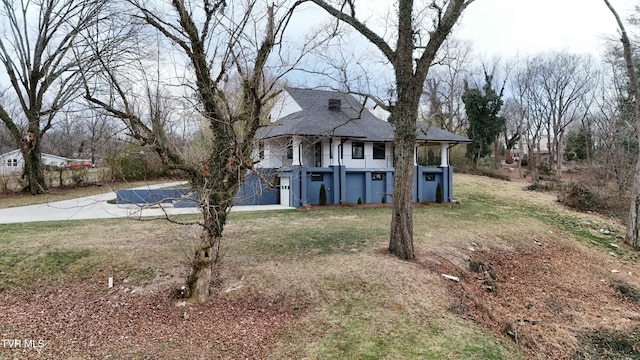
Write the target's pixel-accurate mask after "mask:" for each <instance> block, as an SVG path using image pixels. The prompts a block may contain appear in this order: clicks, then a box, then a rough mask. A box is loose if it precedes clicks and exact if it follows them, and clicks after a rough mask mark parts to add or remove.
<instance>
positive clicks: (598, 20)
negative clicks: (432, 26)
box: [456, 0, 638, 57]
mask: <svg viewBox="0 0 640 360" xmlns="http://www.w3.org/2000/svg"><path fill="white" fill-rule="evenodd" d="M610 2H611V4H612V5H613V6H614V7H615V8H616V11H617V12H618V13H619V14H620V16H621V17H622V18H623V21H624V22H625V26H626V27H627V30H631V29H630V28H631V26H630V25H628V23H627V18H628V16H629V15H630V14H631V13H632V10H633V6H634V3H635V4H637V3H638V2H637V1H633V0H610ZM616 31H617V25H616V22H615V18H614V17H613V15H612V14H611V12H610V11H609V9H608V8H607V6H606V5H605V3H604V1H603V0H476V1H475V2H473V3H472V4H471V5H470V6H469V7H468V8H467V9H466V10H465V13H464V15H463V18H462V21H461V22H460V25H459V27H458V29H457V30H456V36H457V37H460V38H464V39H469V40H471V41H473V44H474V45H473V47H474V50H476V52H478V53H479V54H483V55H488V56H492V55H494V54H496V55H498V54H501V55H502V56H503V57H511V56H515V55H516V54H526V53H537V52H540V51H545V50H550V49H566V50H568V51H571V52H579V53H583V52H588V53H592V54H594V55H599V54H600V53H601V51H602V49H603V47H604V42H603V38H604V37H605V36H611V35H616Z"/></svg>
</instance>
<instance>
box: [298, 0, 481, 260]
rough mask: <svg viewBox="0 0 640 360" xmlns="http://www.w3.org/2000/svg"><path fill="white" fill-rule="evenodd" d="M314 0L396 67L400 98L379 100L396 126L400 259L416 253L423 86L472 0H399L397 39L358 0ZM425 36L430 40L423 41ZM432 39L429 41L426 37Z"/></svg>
mask: <svg viewBox="0 0 640 360" xmlns="http://www.w3.org/2000/svg"><path fill="white" fill-rule="evenodd" d="M305 1H311V2H313V3H315V4H317V5H318V6H320V7H321V8H323V9H324V10H325V11H326V12H327V13H329V14H330V15H331V16H333V17H334V18H336V19H337V20H338V21H340V22H344V23H346V24H348V25H349V26H351V27H352V28H354V29H355V30H356V31H357V32H359V33H360V34H361V35H362V36H364V37H365V38H366V39H367V40H368V41H369V42H370V43H372V44H373V45H374V46H375V47H377V48H378V50H380V51H381V52H382V54H383V55H384V57H385V58H386V60H387V61H388V62H389V63H390V65H391V66H392V67H393V71H394V75H395V89H394V90H395V91H394V93H395V97H396V99H395V103H393V104H391V105H385V104H384V103H383V102H382V101H379V102H378V104H379V105H380V106H382V107H383V108H385V110H387V111H389V112H390V117H389V121H390V122H392V123H393V125H394V127H395V137H394V167H395V173H394V185H393V214H392V216H391V234H390V239H389V251H390V252H391V253H392V254H394V255H396V256H398V257H399V258H401V259H406V260H411V259H413V258H414V257H415V253H414V248H413V211H412V210H413V209H412V202H411V201H412V195H413V172H414V166H413V162H414V149H415V140H416V121H417V119H418V107H419V105H420V97H421V96H422V88H423V85H424V82H425V79H426V78H427V74H428V72H429V68H430V67H431V65H432V63H433V62H434V60H435V59H436V54H437V52H438V50H439V49H440V46H441V45H442V43H443V42H444V41H445V39H446V38H447V36H448V35H449V33H450V32H451V29H452V28H453V26H454V25H455V23H456V22H457V20H458V18H459V17H460V15H461V14H462V12H463V10H464V9H465V8H466V7H467V6H468V5H469V4H471V3H472V2H473V0H451V1H429V2H427V3H426V5H424V6H420V5H414V2H413V1H412V0H398V1H397V2H396V4H397V22H396V26H397V28H396V32H395V35H394V36H395V39H385V38H384V36H385V34H384V32H386V29H383V30H382V31H383V34H382V35H380V34H378V33H376V31H374V29H373V28H372V27H369V26H368V25H367V24H366V23H365V22H364V21H363V20H362V19H360V18H358V17H357V16H356V7H355V2H354V1H351V0H343V1H340V2H339V4H338V5H337V6H333V5H331V4H329V3H328V2H327V1H324V0H302V1H301V2H305ZM422 39H425V43H423V42H422ZM426 39H428V40H426Z"/></svg>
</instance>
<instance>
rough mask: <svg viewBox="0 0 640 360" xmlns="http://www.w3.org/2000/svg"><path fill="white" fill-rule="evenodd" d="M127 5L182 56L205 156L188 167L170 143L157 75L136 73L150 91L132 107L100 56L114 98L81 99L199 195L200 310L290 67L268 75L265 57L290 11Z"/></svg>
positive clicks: (191, 281) (201, 4) (89, 91)
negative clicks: (232, 86) (235, 86)
mask: <svg viewBox="0 0 640 360" xmlns="http://www.w3.org/2000/svg"><path fill="white" fill-rule="evenodd" d="M129 3H130V5H132V6H133V11H134V15H133V16H134V17H135V18H136V19H138V20H141V21H142V22H143V23H145V24H146V25H148V26H149V27H150V28H152V29H154V30H156V31H157V33H158V34H159V35H160V37H161V38H162V39H164V40H167V41H168V42H169V43H170V44H171V46H172V47H173V48H174V49H177V52H178V53H179V54H181V55H182V56H184V57H186V59H187V63H186V66H185V68H186V69H187V71H186V72H185V75H184V78H182V79H181V81H182V83H181V84H179V85H180V88H181V89H182V90H184V92H185V93H186V95H187V97H186V99H188V100H190V101H191V102H192V104H191V105H192V106H193V107H194V108H196V109H197V111H198V114H197V116H198V117H199V118H201V119H202V120H203V121H204V123H205V124H206V127H207V128H208V132H209V135H208V147H207V151H206V152H205V153H201V154H199V157H197V159H195V160H198V159H200V161H192V160H194V159H189V156H188V154H186V153H184V152H181V151H180V149H179V148H177V147H176V146H175V145H174V144H173V143H172V142H171V141H170V139H169V136H168V134H167V132H166V126H165V125H166V122H165V120H166V118H165V117H166V115H167V114H168V113H170V112H171V110H172V109H170V107H169V108H168V107H167V104H166V102H165V101H166V100H167V97H170V96H175V95H172V94H171V91H169V89H168V88H164V87H163V86H162V85H161V83H162V79H161V76H159V72H158V73H156V75H153V76H152V75H149V73H148V72H147V73H146V74H144V75H143V76H144V77H145V79H146V80H147V81H146V84H147V85H146V86H145V87H144V89H143V90H142V91H143V92H144V96H143V99H142V100H138V99H135V98H132V96H131V93H132V92H131V91H129V90H134V92H135V89H134V88H130V87H127V86H128V85H127V82H126V81H125V79H124V78H125V77H127V76H130V75H131V74H130V73H125V74H124V75H123V74H122V73H121V71H120V70H121V69H118V70H116V69H117V68H115V67H114V66H113V64H112V63H111V62H112V61H116V59H114V58H108V57H107V58H105V59H104V61H103V63H102V71H103V74H104V78H105V79H106V81H107V82H108V83H109V85H110V88H111V92H110V93H109V94H106V97H104V95H105V94H101V93H100V92H99V91H96V90H95V89H94V88H92V87H90V86H89V85H88V86H87V88H86V98H87V99H88V100H89V101H90V102H91V103H93V104H95V105H97V106H99V107H101V108H103V109H104V110H106V111H107V113H109V114H110V115H111V116H114V117H117V118H120V119H122V120H123V121H124V123H125V125H126V127H127V130H128V132H129V134H130V135H131V136H132V137H133V138H135V139H136V140H138V141H139V142H140V143H141V144H143V145H149V146H151V147H152V148H153V149H154V150H155V151H156V153H157V154H158V155H159V157H160V158H161V159H162V161H163V163H164V164H165V165H166V166H167V167H168V168H170V169H174V170H180V171H182V172H184V173H185V174H186V175H187V176H188V177H189V180H190V183H191V186H192V187H193V189H194V190H195V191H197V192H198V194H199V199H198V203H199V206H200V210H201V212H202V220H201V221H198V222H197V223H198V224H199V225H201V226H202V234H201V238H200V243H199V245H198V247H197V248H196V249H195V251H194V254H193V258H192V259H191V271H190V274H189V276H188V278H187V287H188V291H187V296H189V297H190V298H191V299H193V300H194V301H199V302H201V301H204V300H205V299H206V298H207V297H208V296H209V291H210V283H211V280H212V277H213V269H214V264H216V263H217V262H218V261H219V249H220V243H221V240H222V234H223V229H224V226H225V224H226V221H227V215H228V211H229V210H230V208H231V206H232V205H233V200H234V196H235V194H236V193H237V191H238V188H239V186H240V185H241V184H242V183H243V181H244V178H245V176H246V175H247V171H250V170H252V169H253V165H254V160H253V158H252V151H253V138H254V135H255V132H256V130H257V129H258V127H259V126H260V125H261V120H262V119H263V118H264V115H265V112H266V110H267V105H268V104H269V103H270V102H271V101H272V100H273V98H274V97H275V96H276V95H277V93H278V91H277V89H276V87H275V86H276V84H277V81H278V80H279V79H280V77H281V76H283V74H284V73H285V72H286V70H287V69H288V70H290V69H291V68H292V67H293V66H292V65H290V64H285V65H284V67H285V69H284V70H282V71H283V72H276V71H274V72H273V73H272V75H271V76H267V75H265V74H266V73H268V72H269V71H270V70H273V69H271V68H270V63H269V57H270V55H271V54H272V52H273V50H274V48H276V47H277V46H278V40H279V36H281V34H282V32H283V30H284V28H285V26H286V24H287V21H288V19H289V17H290V15H291V13H292V11H293V9H287V8H285V7H278V6H275V5H271V6H268V7H267V8H266V9H261V8H259V7H258V2H257V1H255V0H250V1H243V2H234V3H233V4H227V2H226V1H224V0H216V1H209V0H203V1H195V2H189V3H187V2H183V1H171V2H170V3H161V4H160V3H153V4H149V3H146V2H143V1H137V0H129ZM152 6H157V7H152ZM283 12H284V13H283ZM148 45H151V44H150V43H149V42H147V43H145V45H143V46H148ZM281 59H282V57H281ZM143 65H144V64H143ZM174 65H175V64H174ZM279 67H282V66H279ZM156 71H157V69H156ZM154 76H155V77H154ZM230 78H231V79H234V78H235V79H239V80H238V81H239V83H240V87H239V92H238V93H234V92H233V91H230V90H229V88H228V84H227V83H228V82H229V79H230ZM88 84H89V83H88ZM174 86H175V84H174ZM138 90H139V89H138ZM139 92H140V91H138V93H139ZM142 104H143V105H144V106H146V108H142V107H141V105H142Z"/></svg>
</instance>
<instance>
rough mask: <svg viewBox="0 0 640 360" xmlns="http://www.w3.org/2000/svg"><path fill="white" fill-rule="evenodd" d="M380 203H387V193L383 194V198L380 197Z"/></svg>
mask: <svg viewBox="0 0 640 360" xmlns="http://www.w3.org/2000/svg"><path fill="white" fill-rule="evenodd" d="M380 203H381V204H386V203H387V197H386V196H385V195H382V199H380Z"/></svg>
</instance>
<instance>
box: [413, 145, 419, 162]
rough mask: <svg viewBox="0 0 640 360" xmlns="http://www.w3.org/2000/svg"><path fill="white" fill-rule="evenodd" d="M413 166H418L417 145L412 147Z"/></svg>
mask: <svg viewBox="0 0 640 360" xmlns="http://www.w3.org/2000/svg"><path fill="white" fill-rule="evenodd" d="M413 166H418V147H417V146H414V147H413Z"/></svg>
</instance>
